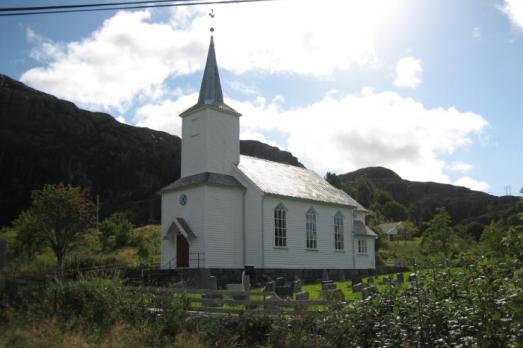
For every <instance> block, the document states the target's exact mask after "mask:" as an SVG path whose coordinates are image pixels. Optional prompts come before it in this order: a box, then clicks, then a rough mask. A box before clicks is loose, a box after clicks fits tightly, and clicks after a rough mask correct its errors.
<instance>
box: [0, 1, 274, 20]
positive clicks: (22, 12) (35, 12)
mask: <svg viewBox="0 0 523 348" xmlns="http://www.w3.org/2000/svg"><path fill="white" fill-rule="evenodd" d="M262 1H263V2H265V1H275V0H218V1H211V0H208V1H201V0H196V1H191V0H159V1H142V2H130V4H133V3H136V4H139V3H144V4H143V5H137V6H127V5H125V6H119V5H114V6H113V5H111V6H113V7H110V6H109V7H96V6H105V4H85V5H69V7H70V6H92V7H95V8H77V7H70V8H68V9H57V10H24V8H20V9H21V10H16V12H15V10H11V11H13V12H9V13H0V17H8V16H28V15H39V14H57V13H73V12H94V11H112V10H129V9H144V8H156V7H178V6H195V5H214V4H218V5H219V4H237V3H244V2H262ZM159 2H168V3H167V4H162V3H159ZM127 3H129V2H127ZM115 4H116V3H115ZM121 4H125V3H121ZM108 5H109V4H108ZM64 6H68V5H64ZM42 7H44V6H42ZM53 7H56V6H53ZM3 10H5V9H4V8H0V12H3Z"/></svg>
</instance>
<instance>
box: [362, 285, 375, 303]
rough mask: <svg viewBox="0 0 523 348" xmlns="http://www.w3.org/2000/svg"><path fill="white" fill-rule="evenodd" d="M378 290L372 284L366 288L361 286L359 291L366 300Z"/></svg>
mask: <svg viewBox="0 0 523 348" xmlns="http://www.w3.org/2000/svg"><path fill="white" fill-rule="evenodd" d="M377 291H378V290H377V289H376V288H375V287H374V286H369V287H368V288H363V290H362V291H361V297H362V298H363V299H364V300H366V299H368V298H370V297H372V295H374V294H375V293H376V292H377Z"/></svg>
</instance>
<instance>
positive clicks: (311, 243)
mask: <svg viewBox="0 0 523 348" xmlns="http://www.w3.org/2000/svg"><path fill="white" fill-rule="evenodd" d="M316 215H317V214H316V211H315V210H314V209H313V208H310V209H309V210H308V211H307V213H306V214H305V238H306V241H305V246H306V248H307V249H318V233H317V229H316Z"/></svg>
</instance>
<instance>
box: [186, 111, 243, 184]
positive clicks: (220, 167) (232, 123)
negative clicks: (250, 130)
mask: <svg viewBox="0 0 523 348" xmlns="http://www.w3.org/2000/svg"><path fill="white" fill-rule="evenodd" d="M195 120H197V121H195ZM239 134H240V121H239V117H238V116H234V115H230V114H226V113H221V112H218V111H216V110H213V109H210V108H206V109H202V110H199V111H197V112H195V113H193V114H190V115H187V116H185V117H184V118H183V119H182V177H185V176H190V175H193V174H199V173H203V172H212V173H221V174H231V173H232V164H233V163H234V164H237V163H238V161H239V157H240V135H239Z"/></svg>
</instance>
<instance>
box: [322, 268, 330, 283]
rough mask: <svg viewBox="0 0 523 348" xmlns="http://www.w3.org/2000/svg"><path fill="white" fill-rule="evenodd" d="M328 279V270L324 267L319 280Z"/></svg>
mask: <svg viewBox="0 0 523 348" xmlns="http://www.w3.org/2000/svg"><path fill="white" fill-rule="evenodd" d="M328 280H329V272H328V271H327V270H326V269H324V270H323V272H322V273H321V281H322V282H325V281H328Z"/></svg>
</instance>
